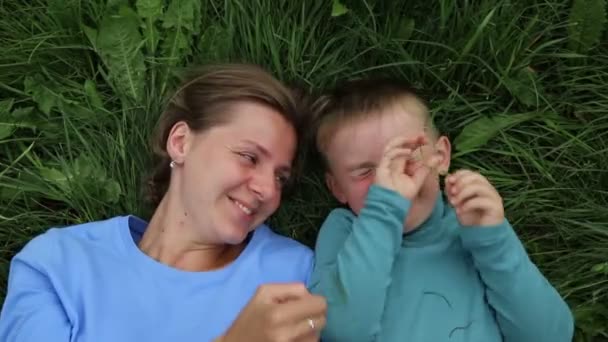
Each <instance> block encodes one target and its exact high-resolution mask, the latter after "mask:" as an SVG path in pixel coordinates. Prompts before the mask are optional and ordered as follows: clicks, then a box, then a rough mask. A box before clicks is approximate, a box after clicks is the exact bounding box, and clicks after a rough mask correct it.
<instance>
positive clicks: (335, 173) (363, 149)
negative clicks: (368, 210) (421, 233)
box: [325, 105, 450, 231]
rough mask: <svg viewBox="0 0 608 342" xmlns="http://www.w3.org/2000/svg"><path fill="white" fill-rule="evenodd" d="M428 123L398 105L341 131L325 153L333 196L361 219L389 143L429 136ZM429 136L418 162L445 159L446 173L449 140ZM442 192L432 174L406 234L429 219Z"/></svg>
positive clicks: (416, 201) (442, 166) (417, 199)
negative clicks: (424, 159)
mask: <svg viewBox="0 0 608 342" xmlns="http://www.w3.org/2000/svg"><path fill="white" fill-rule="evenodd" d="M425 119H426V118H425V117H424V116H423V115H422V114H417V113H412V112H409V111H408V110H406V109H405V108H404V106H400V105H395V106H392V107H391V108H390V109H387V110H386V112H384V113H382V114H376V115H370V116H369V117H367V118H364V119H361V120H358V121H355V122H352V123H349V124H346V125H343V126H342V127H340V128H338V129H337V130H336V131H335V133H334V134H333V136H332V137H331V139H330V141H329V142H328V144H327V148H326V151H325V152H326V156H327V159H328V162H329V167H330V172H328V173H327V174H326V181H327V185H328V187H329V189H330V190H331V192H332V193H333V195H334V196H335V197H336V198H337V199H338V200H339V201H340V202H341V203H344V204H348V206H349V207H350V208H351V210H352V211H353V212H355V214H357V215H358V214H359V212H360V211H361V209H362V208H363V205H364V203H365V198H366V196H367V191H368V190H369V187H370V185H371V184H373V181H374V177H375V168H376V167H377V165H378V163H379V162H380V159H381V157H382V153H383V151H384V147H385V145H386V143H387V142H388V141H389V140H390V139H392V138H393V137H396V136H398V135H402V136H405V137H407V138H412V139H413V138H416V137H417V136H419V135H425V134H427V132H426V131H425V121H426V120H425ZM427 136H428V138H429V140H430V144H429V145H427V146H422V147H421V148H419V150H417V151H415V153H414V156H415V158H416V157H418V158H419V157H421V156H422V158H428V157H429V156H430V155H432V154H433V153H435V154H438V155H440V156H441V157H442V162H441V164H440V165H439V167H438V170H445V171H447V170H448V167H449V162H450V143H449V140H448V139H447V138H446V137H440V138H438V139H434V138H433V137H432V136H430V135H427ZM439 190H440V187H439V179H438V176H437V173H430V174H429V176H428V177H427V178H426V180H425V181H424V184H423V185H422V188H421V189H420V192H419V193H418V195H417V196H416V197H415V198H414V199H413V201H412V206H411V208H410V212H409V214H408V216H407V218H406V221H405V222H404V231H408V230H412V229H414V228H416V227H417V226H419V225H420V224H422V223H423V222H424V221H425V220H426V219H427V218H428V217H429V216H430V214H431V212H432V211H433V207H434V205H435V200H436V198H437V196H438V195H439Z"/></svg>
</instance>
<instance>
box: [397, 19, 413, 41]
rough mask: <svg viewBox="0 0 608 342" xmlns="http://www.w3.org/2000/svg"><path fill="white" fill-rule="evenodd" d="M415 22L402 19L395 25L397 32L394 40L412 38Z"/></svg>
mask: <svg viewBox="0 0 608 342" xmlns="http://www.w3.org/2000/svg"><path fill="white" fill-rule="evenodd" d="M415 25H416V22H415V21H414V19H411V18H402V19H401V20H399V22H398V23H397V32H396V35H395V38H398V39H401V40H408V39H410V38H411V37H412V33H414V28H415Z"/></svg>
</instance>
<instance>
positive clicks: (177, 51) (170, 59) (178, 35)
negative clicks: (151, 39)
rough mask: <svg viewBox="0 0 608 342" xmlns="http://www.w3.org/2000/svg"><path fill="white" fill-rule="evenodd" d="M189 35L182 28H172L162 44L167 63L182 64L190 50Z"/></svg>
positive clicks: (172, 64) (171, 64) (170, 64)
mask: <svg viewBox="0 0 608 342" xmlns="http://www.w3.org/2000/svg"><path fill="white" fill-rule="evenodd" d="M189 48H190V45H189V41H188V36H187V35H186V34H185V33H184V32H183V31H182V29H181V28H177V29H170V30H169V33H168V34H167V38H166V39H165V40H164V41H163V42H162V44H161V50H162V55H163V57H164V62H165V64H166V65H169V66H175V65H178V64H180V62H181V61H182V60H184V58H185V57H186V56H187V55H188V52H189Z"/></svg>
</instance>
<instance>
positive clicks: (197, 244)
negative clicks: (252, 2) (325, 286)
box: [0, 64, 325, 342]
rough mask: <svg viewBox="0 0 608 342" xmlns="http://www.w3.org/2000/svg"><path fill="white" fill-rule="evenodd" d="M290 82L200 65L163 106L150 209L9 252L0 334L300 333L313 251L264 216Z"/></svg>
mask: <svg viewBox="0 0 608 342" xmlns="http://www.w3.org/2000/svg"><path fill="white" fill-rule="evenodd" d="M297 120H298V119H297V109H296V105H295V101H294V99H293V96H292V94H291V93H290V92H289V90H288V89H287V88H286V87H285V86H283V85H282V84H281V83H280V82H278V81H277V80H276V79H274V78H273V77H272V76H271V75H269V74H268V73H266V72H265V71H263V70H261V69H259V68H257V67H254V66H250V65H240V64H235V65H217V66H212V67H209V68H206V69H204V70H202V71H199V73H198V74H196V75H195V76H194V77H191V78H190V79H189V80H188V81H186V82H185V83H184V84H183V85H182V86H181V87H180V88H179V90H178V92H177V93H176V95H175V96H174V98H173V100H172V101H171V103H170V105H169V106H168V108H167V110H166V111H165V112H164V113H163V114H162V116H161V121H160V125H159V130H158V132H157V138H158V139H157V142H156V146H155V152H156V154H157V156H158V157H159V158H158V159H159V164H158V167H157V168H156V171H155V174H154V175H153V177H152V180H153V181H152V182H151V185H152V190H153V191H152V195H153V196H152V198H156V199H158V200H159V201H158V203H157V207H156V210H155V212H154V214H153V216H152V218H151V220H150V222H149V223H147V222H144V221H143V220H141V219H139V218H137V217H135V216H124V217H114V218H110V219H108V220H104V221H98V222H91V223H87V224H82V225H76V226H72V227H67V228H62V229H51V230H49V231H47V232H46V233H44V234H42V235H40V236H38V237H36V238H34V239H33V240H32V241H30V242H29V243H28V244H27V245H26V246H25V247H24V248H23V250H22V251H20V252H19V253H18V254H17V255H16V256H15V257H14V258H13V260H12V262H11V269H10V274H9V284H8V292H7V297H6V300H5V303H4V306H3V310H2V313H1V315H0V341H3V342H26V341H27V342H29V341H36V342H39V341H53V342H63V341H66V342H67V341H112V342H120V341H140V340H141V341H163V342H166V341H211V340H215V341H221V342H232V341H275V340H276V341H309V340H317V339H318V338H317V332H318V331H319V330H320V329H322V327H323V326H324V324H325V302H324V300H323V299H322V298H321V297H317V296H313V295H311V294H309V293H308V292H307V290H306V288H305V286H304V285H303V284H304V283H305V282H306V280H307V278H308V276H309V273H310V268H311V264H312V252H311V251H310V250H309V249H308V248H307V247H305V246H303V245H301V244H299V243H297V242H295V241H293V240H290V239H287V238H285V237H281V236H278V235H276V234H274V233H273V232H272V231H271V230H270V229H269V228H268V227H267V226H265V225H264V224H263V222H264V221H265V220H266V219H267V218H268V217H269V216H270V215H271V214H272V213H273V212H274V211H275V210H276V209H277V208H278V206H279V203H280V200H281V190H282V187H283V185H284V184H285V182H286V181H287V180H288V179H289V177H290V172H291V166H292V162H293V160H294V156H295V155H296V147H297V132H296V128H297V127H298V125H297Z"/></svg>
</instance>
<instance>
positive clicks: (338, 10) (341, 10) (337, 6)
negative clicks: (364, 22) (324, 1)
mask: <svg viewBox="0 0 608 342" xmlns="http://www.w3.org/2000/svg"><path fill="white" fill-rule="evenodd" d="M346 13H348V8H346V6H344V4H342V3H341V2H340V0H333V4H332V6H331V16H332V17H339V16H341V15H344V14H346Z"/></svg>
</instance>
